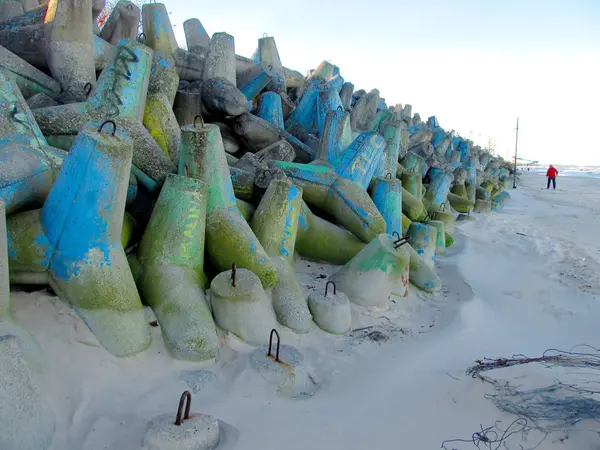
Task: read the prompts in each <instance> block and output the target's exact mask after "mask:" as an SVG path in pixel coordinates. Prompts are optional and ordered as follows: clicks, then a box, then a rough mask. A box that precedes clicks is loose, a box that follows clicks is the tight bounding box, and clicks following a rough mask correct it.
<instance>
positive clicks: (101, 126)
mask: <svg viewBox="0 0 600 450" xmlns="http://www.w3.org/2000/svg"><path fill="white" fill-rule="evenodd" d="M109 123H110V124H111V125H112V126H113V132H112V135H113V136H114V135H115V133H116V132H117V124H116V123H115V121H114V120H105V121H104V122H102V124H100V126H99V127H98V133H101V132H102V128H104V125H106V124H109Z"/></svg>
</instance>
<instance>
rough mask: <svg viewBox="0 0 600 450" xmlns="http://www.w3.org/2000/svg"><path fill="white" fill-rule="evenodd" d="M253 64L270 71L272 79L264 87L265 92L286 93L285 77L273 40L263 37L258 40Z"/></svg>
mask: <svg viewBox="0 0 600 450" xmlns="http://www.w3.org/2000/svg"><path fill="white" fill-rule="evenodd" d="M255 63H257V64H260V65H261V66H263V67H270V68H271V69H272V79H271V81H270V82H269V84H268V85H267V87H266V89H267V91H273V92H277V93H279V92H285V91H286V77H285V73H284V70H283V65H282V64H281V59H280V58H279V52H278V51H277V44H276V43H275V39H274V38H272V37H268V36H265V37H263V38H260V39H259V40H258V50H257V54H256V60H255Z"/></svg>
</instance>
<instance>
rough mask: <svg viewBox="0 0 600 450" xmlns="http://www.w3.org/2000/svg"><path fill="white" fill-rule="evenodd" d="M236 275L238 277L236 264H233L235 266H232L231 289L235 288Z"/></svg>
mask: <svg viewBox="0 0 600 450" xmlns="http://www.w3.org/2000/svg"><path fill="white" fill-rule="evenodd" d="M235 275H236V270H235V263H233V264H231V287H235Z"/></svg>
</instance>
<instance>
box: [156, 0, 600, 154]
mask: <svg viewBox="0 0 600 450" xmlns="http://www.w3.org/2000/svg"><path fill="white" fill-rule="evenodd" d="M165 4H166V6H167V9H168V10H169V11H170V12H171V13H172V14H171V21H172V23H173V25H175V33H176V35H177V38H178V40H179V42H180V43H181V44H185V38H184V35H183V27H182V23H183V21H184V20H186V19H188V18H191V17H195V18H198V19H200V21H201V22H202V24H203V25H204V27H205V28H206V30H207V31H208V33H209V34H210V35H212V34H213V33H215V32H218V31H225V32H227V33H229V34H231V35H233V36H234V37H235V45H236V53H238V54H240V55H243V56H248V57H249V56H251V55H252V53H253V52H254V50H255V49H256V46H257V39H258V38H259V37H262V35H263V33H267V34H268V35H269V36H274V37H275V40H276V42H277V47H278V49H279V54H280V57H281V60H282V62H283V63H284V65H286V66H287V67H290V68H292V69H296V70H298V71H300V72H302V73H306V71H307V70H309V69H311V68H314V67H316V66H317V65H318V64H319V63H320V62H321V61H322V60H329V61H331V62H332V63H334V64H336V65H338V66H339V67H340V69H341V74H342V75H343V76H344V78H345V79H346V80H347V81H351V82H352V83H354V85H355V87H356V89H361V88H362V89H366V90H370V89H373V88H378V89H379V91H380V92H381V95H382V96H383V97H384V98H385V99H386V101H387V102H388V104H395V103H403V104H404V103H410V104H412V105H413V112H419V113H420V114H421V117H423V118H424V119H426V118H427V117H428V116H430V115H435V116H437V118H438V120H439V122H440V125H442V126H443V127H444V128H446V129H448V130H450V129H455V130H457V131H458V132H460V133H461V134H463V135H465V136H469V135H471V137H472V139H473V140H474V141H475V142H476V143H479V144H480V145H482V146H485V144H486V143H487V139H488V136H491V137H492V139H493V140H494V141H495V142H496V143H497V150H498V153H499V154H501V155H502V156H504V157H506V155H507V153H508V154H509V155H512V154H513V153H514V140H515V136H514V131H513V128H514V127H515V122H516V118H517V116H519V117H520V122H521V123H520V133H519V155H520V156H523V157H526V158H534V159H539V160H540V161H542V162H546V163H554V164H561V163H573V164H581V165H583V164H596V165H600V144H599V143H598V139H597V138H596V137H595V136H596V134H595V131H596V130H597V129H598V128H597V127H598V125H599V123H600V112H599V109H598V108H599V105H600V89H599V87H598V83H599V82H600V0H563V1H552V0H546V1H542V0H521V1H517V0H502V1H500V0H496V1H486V0H454V1H450V0H448V1H442V0H428V1H425V2H417V1H414V0H413V1H410V2H409V1H405V0H396V1H393V0H379V1H376V0H372V1H364V0H362V1H358V0H350V1H346V2H338V1H331V0H329V1H315V0H305V1H302V2H295V3H286V2H277V1H263V0H253V1H248V0H223V1H220V2H219V1H211V2H195V1H190V0H186V1H183V0H165ZM208 5H210V6H208Z"/></svg>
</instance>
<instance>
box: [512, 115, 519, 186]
mask: <svg viewBox="0 0 600 450" xmlns="http://www.w3.org/2000/svg"><path fill="white" fill-rule="evenodd" d="M516 130H517V138H516V141H515V168H514V173H513V189H516V188H517V148H518V147H519V118H518V117H517V128H516Z"/></svg>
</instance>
